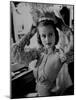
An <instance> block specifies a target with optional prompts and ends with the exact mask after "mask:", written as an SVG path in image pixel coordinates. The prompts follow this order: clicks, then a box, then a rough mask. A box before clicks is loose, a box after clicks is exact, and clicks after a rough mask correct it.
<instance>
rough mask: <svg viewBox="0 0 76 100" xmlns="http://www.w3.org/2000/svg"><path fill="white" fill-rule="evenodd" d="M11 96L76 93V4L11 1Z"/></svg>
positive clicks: (49, 95)
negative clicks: (75, 87)
mask: <svg viewBox="0 0 76 100" xmlns="http://www.w3.org/2000/svg"><path fill="white" fill-rule="evenodd" d="M10 83H11V87H10V93H11V98H12V99H16V98H18V99H19V98H38V97H52V96H66V95H74V5H69V4H53V3H38V2H20V1H19V2H18V1H10Z"/></svg>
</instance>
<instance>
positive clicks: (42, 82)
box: [11, 16, 73, 96]
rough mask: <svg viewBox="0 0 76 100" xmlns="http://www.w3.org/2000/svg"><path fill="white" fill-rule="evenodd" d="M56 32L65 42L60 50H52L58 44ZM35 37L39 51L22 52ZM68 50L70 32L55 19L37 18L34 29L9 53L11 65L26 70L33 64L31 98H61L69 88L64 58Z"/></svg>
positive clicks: (66, 58) (66, 61) (69, 50)
mask: <svg viewBox="0 0 76 100" xmlns="http://www.w3.org/2000/svg"><path fill="white" fill-rule="evenodd" d="M57 28H59V29H60V30H62V31H63V33H64V35H65V38H66V39H67V43H65V46H64V48H62V46H61V47H60V48H58V49H57V48H56V45H57V43H58V41H59V34H58V31H57ZM35 33H37V39H38V43H39V46H40V48H39V49H36V48H33V49H31V48H30V49H28V50H27V49H24V47H25V45H27V44H29V43H30V39H31V37H32V36H33V35H34V34H35ZM72 47H73V38H72V32H71V29H70V28H69V27H68V26H66V25H65V24H63V22H62V21H61V19H59V18H57V17H56V16H52V17H50V18H48V17H46V16H45V17H43V18H41V19H40V20H39V21H38V23H37V26H36V27H32V29H31V31H30V32H29V33H28V34H27V35H25V36H24V37H23V38H22V39H21V40H20V41H19V42H18V43H16V44H14V45H13V49H12V52H11V53H13V54H12V55H13V58H14V61H15V62H17V63H22V64H26V65H27V66H28V65H29V63H30V62H31V61H33V60H37V63H36V65H35V68H34V71H33V73H34V77H35V78H36V91H37V94H35V95H34V96H51V95H61V94H62V92H63V91H64V90H65V89H66V88H68V87H69V86H71V85H72V81H71V78H70V76H69V73H68V61H69V60H68V55H69V53H70V52H71V48H72ZM72 60H73V59H71V61H72ZM30 96H31V95H30ZM32 96H33V95H32Z"/></svg>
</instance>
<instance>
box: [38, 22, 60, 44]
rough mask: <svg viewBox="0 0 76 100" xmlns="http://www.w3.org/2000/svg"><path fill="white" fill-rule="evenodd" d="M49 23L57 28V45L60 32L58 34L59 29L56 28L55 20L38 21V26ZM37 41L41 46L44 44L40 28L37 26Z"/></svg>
mask: <svg viewBox="0 0 76 100" xmlns="http://www.w3.org/2000/svg"><path fill="white" fill-rule="evenodd" d="M48 25H52V26H53V28H54V30H55V45H56V44H57V43H58V41H59V34H58V31H57V29H56V25H55V24H54V22H53V21H52V20H42V21H40V22H38V23H37V27H40V26H48ZM37 41H38V44H39V45H40V46H43V44H42V41H41V37H40V34H39V30H38V28H37Z"/></svg>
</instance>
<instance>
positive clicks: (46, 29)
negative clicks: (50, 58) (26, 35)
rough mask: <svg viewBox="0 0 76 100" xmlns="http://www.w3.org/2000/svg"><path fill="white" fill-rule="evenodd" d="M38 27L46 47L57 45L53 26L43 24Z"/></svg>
mask: <svg viewBox="0 0 76 100" xmlns="http://www.w3.org/2000/svg"><path fill="white" fill-rule="evenodd" d="M38 29H39V34H40V37H41V41H42V44H43V45H44V47H46V48H49V47H53V46H54V45H55V30H54V28H53V26H51V25H48V26H41V27H39V28H38Z"/></svg>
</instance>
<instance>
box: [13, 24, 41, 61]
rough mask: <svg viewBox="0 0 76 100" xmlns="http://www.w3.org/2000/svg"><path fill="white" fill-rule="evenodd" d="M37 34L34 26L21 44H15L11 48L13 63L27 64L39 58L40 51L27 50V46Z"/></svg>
mask: <svg viewBox="0 0 76 100" xmlns="http://www.w3.org/2000/svg"><path fill="white" fill-rule="evenodd" d="M35 33H36V28H35V27H34V26H32V28H31V31H30V32H29V33H28V34H26V35H25V36H24V37H23V38H22V39H21V40H20V41H19V42H17V43H15V44H14V45H13V46H12V48H11V57H12V58H13V62H17V63H26V62H28V63H29V62H30V61H31V60H34V59H37V58H38V56H39V54H40V53H39V51H38V50H37V49H35V48H34V49H30V48H29V49H28V50H27V49H25V50H24V47H25V45H28V43H29V42H30V39H31V38H32V36H33V35H34V34H35Z"/></svg>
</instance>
